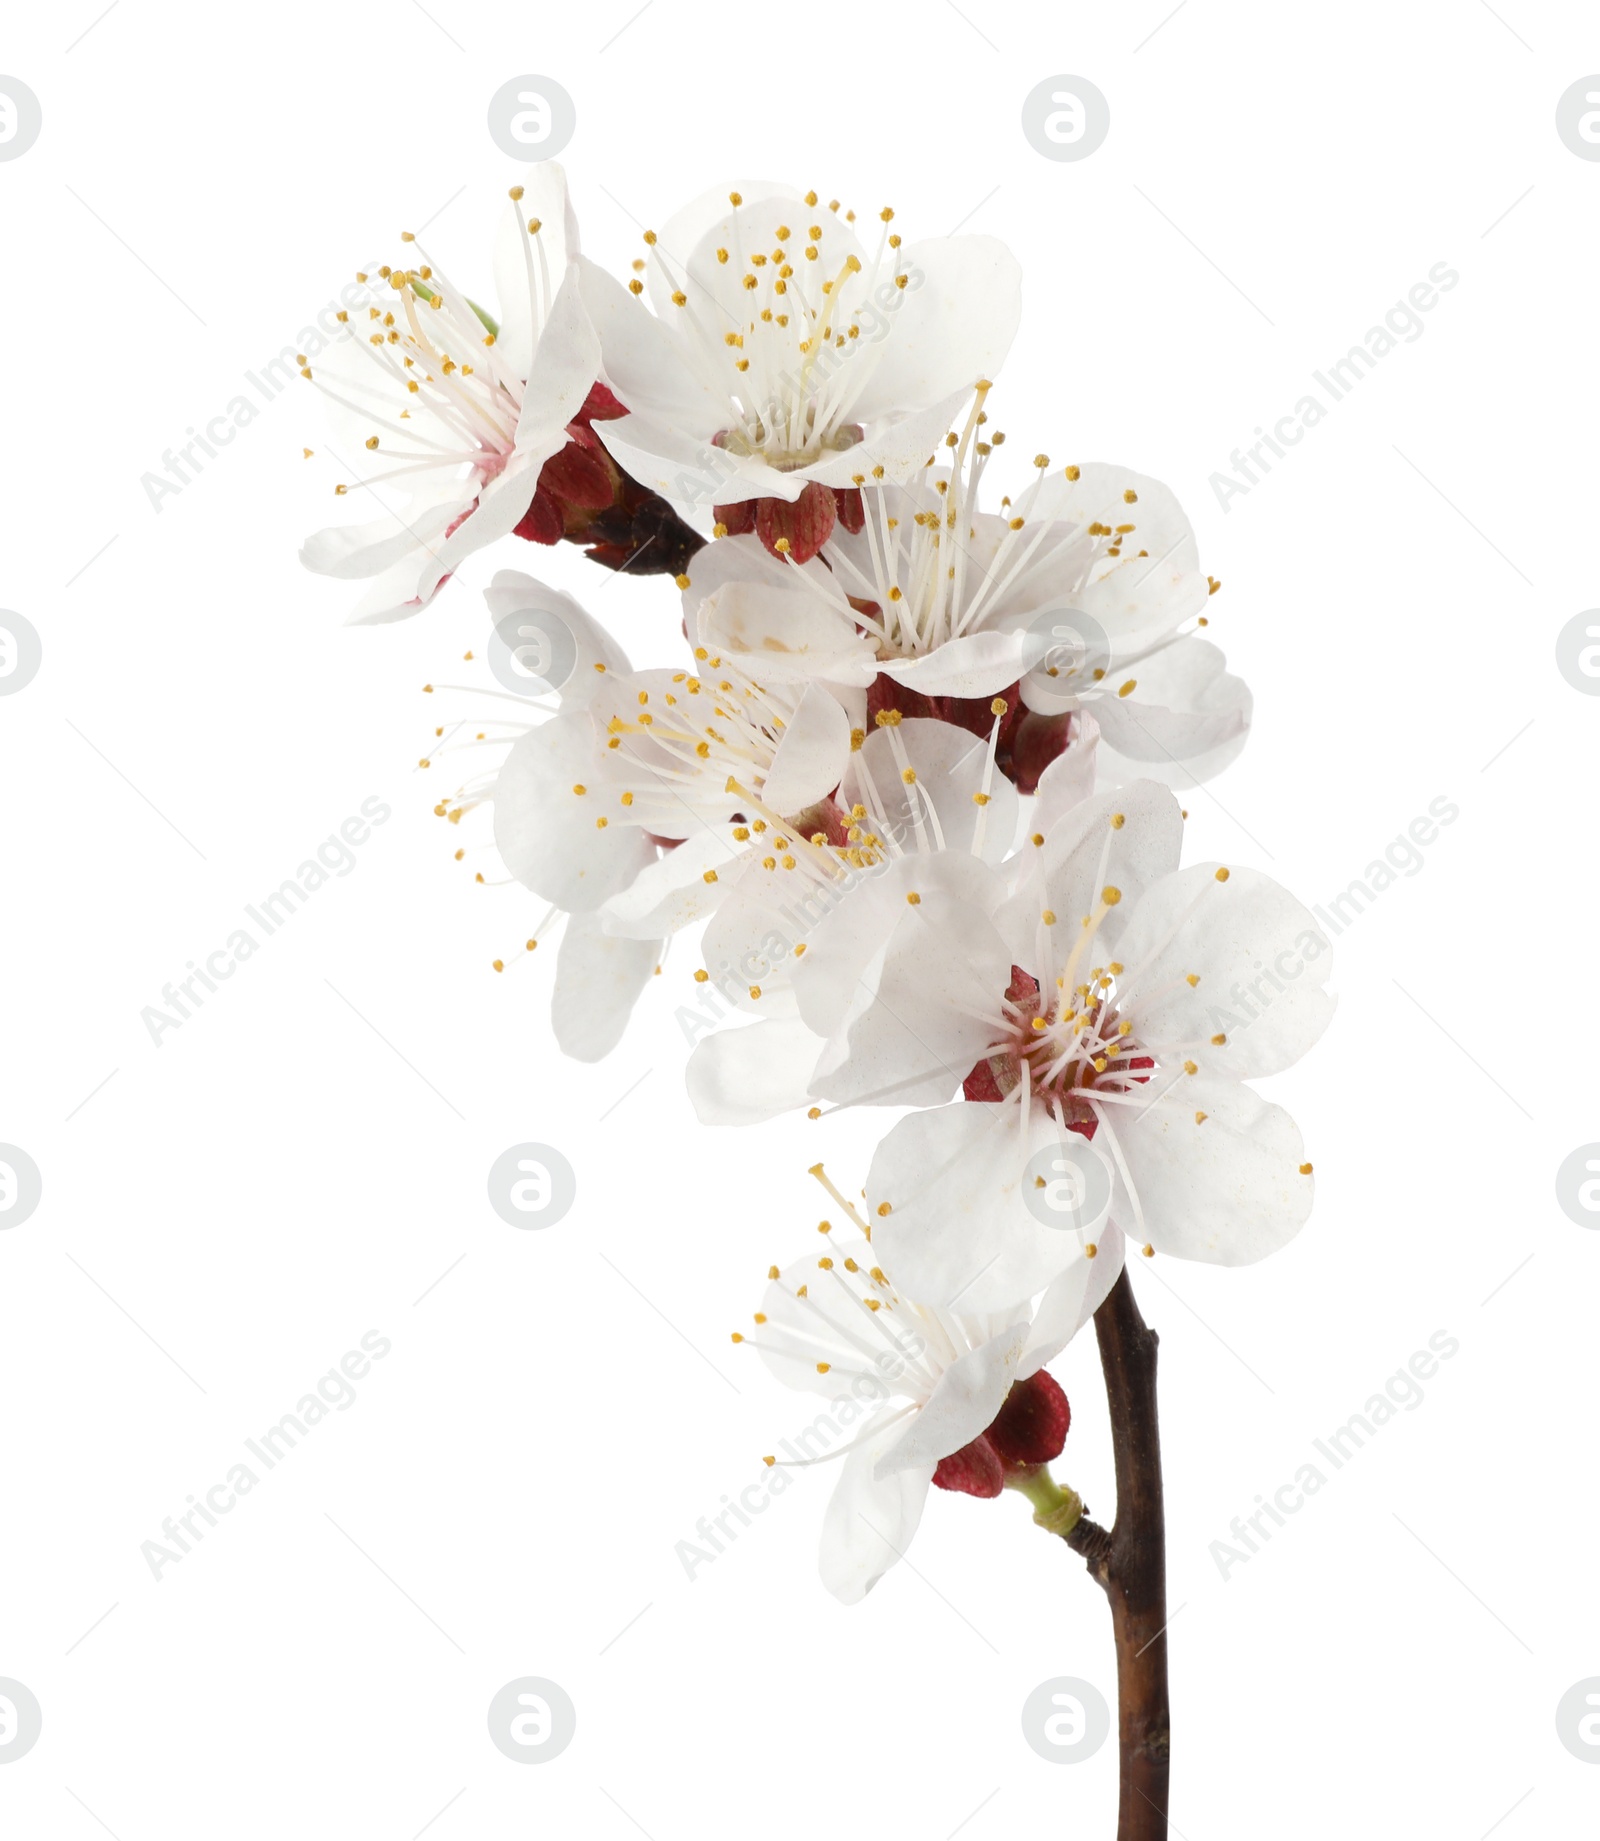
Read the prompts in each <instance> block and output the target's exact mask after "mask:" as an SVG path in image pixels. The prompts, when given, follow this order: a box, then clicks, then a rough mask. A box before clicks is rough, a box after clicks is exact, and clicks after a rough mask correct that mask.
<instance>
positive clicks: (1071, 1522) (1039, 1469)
mask: <svg viewBox="0 0 1600 1841" xmlns="http://www.w3.org/2000/svg"><path fill="white" fill-rule="evenodd" d="M1006 1488H1007V1489H1014V1490H1017V1491H1018V1492H1019V1493H1020V1494H1022V1495H1024V1496H1026V1497H1027V1498H1028V1500H1029V1501H1030V1502H1031V1503H1032V1504H1033V1519H1034V1520H1035V1521H1036V1522H1037V1523H1038V1525H1039V1526H1040V1527H1041V1528H1043V1529H1044V1530H1045V1532H1046V1533H1048V1534H1059V1535H1060V1536H1061V1538H1062V1539H1063V1540H1065V1539H1066V1537H1067V1536H1068V1535H1069V1534H1070V1533H1071V1532H1072V1530H1073V1529H1074V1528H1075V1527H1077V1525H1078V1523H1079V1522H1080V1521H1081V1520H1082V1519H1083V1498H1082V1497H1081V1496H1080V1495H1079V1494H1078V1492H1077V1491H1076V1490H1075V1489H1072V1488H1070V1487H1069V1486H1068V1485H1066V1484H1064V1483H1058V1482H1057V1481H1056V1480H1055V1478H1054V1477H1053V1476H1051V1474H1050V1466H1049V1465H1048V1464H1027V1465H1024V1466H1023V1467H1022V1468H1021V1469H1018V1470H1013V1471H1012V1472H1011V1473H1010V1475H1009V1476H1008V1477H1007V1478H1006Z"/></svg>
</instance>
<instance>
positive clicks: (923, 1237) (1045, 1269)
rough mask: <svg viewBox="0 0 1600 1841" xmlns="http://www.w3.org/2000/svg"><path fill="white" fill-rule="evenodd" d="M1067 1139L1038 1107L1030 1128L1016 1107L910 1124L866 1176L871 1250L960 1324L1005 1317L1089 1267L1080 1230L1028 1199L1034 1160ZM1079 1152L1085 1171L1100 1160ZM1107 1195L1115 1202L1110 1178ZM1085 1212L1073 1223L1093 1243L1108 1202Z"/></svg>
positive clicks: (975, 1109)
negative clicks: (994, 1314) (995, 1314)
mask: <svg viewBox="0 0 1600 1841" xmlns="http://www.w3.org/2000/svg"><path fill="white" fill-rule="evenodd" d="M1061 1141H1062V1133H1061V1130H1060V1127H1059V1126H1058V1125H1057V1124H1056V1122H1055V1121H1054V1120H1053V1119H1052V1118H1050V1117H1049V1116H1048V1115H1047V1114H1046V1113H1045V1112H1044V1111H1043V1109H1042V1108H1040V1107H1037V1106H1036V1107H1033V1108H1032V1109H1031V1111H1030V1113H1029V1114H1028V1117H1027V1122H1026V1129H1025V1130H1024V1127H1023V1123H1022V1121H1021V1119H1020V1118H1019V1115H1018V1109H1017V1107H1016V1106H1015V1105H1003V1104H1001V1105H990V1104H987V1103H984V1102H981V1101H975V1100H958V1101H956V1102H955V1103H954V1104H953V1105H949V1106H941V1107H937V1108H934V1109H932V1110H929V1111H925V1112H913V1113H910V1114H909V1115H908V1116H907V1117H905V1118H903V1119H902V1120H901V1121H900V1122H899V1124H898V1125H896V1126H895V1127H894V1128H893V1129H892V1130H891V1131H890V1132H889V1134H888V1136H887V1137H885V1138H884V1140H883V1142H882V1143H881V1144H880V1145H879V1146H878V1149H877V1153H876V1155H875V1156H874V1157H873V1159H872V1167H871V1169H870V1170H869V1171H868V1173H867V1204H868V1208H869V1211H870V1217H871V1220H872V1244H873V1248H874V1250H875V1251H876V1252H877V1254H878V1256H879V1258H880V1259H881V1260H882V1262H883V1265H884V1267H885V1268H886V1269H887V1270H888V1271H889V1272H891V1273H893V1275H894V1281H895V1284H896V1286H897V1287H898V1289H899V1290H900V1291H901V1292H902V1293H903V1294H904V1295H905V1296H907V1297H911V1298H915V1299H916V1300H917V1302H918V1303H920V1304H927V1305H930V1306H935V1307H938V1308H941V1309H953V1310H957V1311H959V1312H961V1313H962V1314H963V1315H967V1314H977V1313H982V1312H986V1311H1005V1310H1009V1309H1011V1308H1012V1307H1014V1306H1016V1305H1018V1304H1020V1303H1022V1302H1023V1301H1024V1300H1025V1299H1029V1298H1033V1297H1036V1296H1037V1295H1038V1294H1039V1293H1040V1292H1041V1291H1044V1290H1045V1289H1046V1288H1047V1287H1048V1286H1049V1285H1050V1284H1051V1283H1052V1282H1053V1281H1054V1280H1056V1279H1057V1278H1059V1277H1060V1276H1061V1274H1062V1273H1063V1272H1065V1271H1067V1269H1068V1268H1069V1267H1070V1266H1071V1265H1072V1264H1073V1262H1074V1261H1081V1260H1083V1259H1084V1251H1083V1244H1082V1241H1081V1240H1080V1237H1079V1233H1078V1232H1076V1231H1073V1228H1070V1227H1065V1226H1061V1227H1058V1226H1054V1225H1049V1224H1047V1221H1048V1217H1046V1219H1040V1218H1039V1217H1038V1216H1036V1215H1035V1214H1034V1213H1033V1212H1032V1210H1031V1209H1030V1208H1029V1207H1028V1204H1027V1200H1026V1194H1027V1192H1028V1191H1029V1190H1030V1189H1031V1182H1030V1180H1029V1178H1028V1177H1027V1168H1028V1164H1029V1162H1030V1160H1031V1159H1032V1158H1033V1157H1034V1156H1035V1155H1036V1154H1038V1153H1039V1152H1041V1151H1046V1150H1051V1149H1054V1148H1055V1147H1056V1146H1057V1145H1059V1144H1060V1143H1061ZM1071 1147H1072V1151H1073V1155H1074V1157H1075V1158H1078V1159H1079V1160H1080V1164H1081V1161H1082V1160H1086V1159H1089V1158H1098V1157H1099V1153H1098V1151H1097V1150H1096V1147H1095V1146H1094V1145H1093V1144H1091V1143H1090V1142H1089V1141H1088V1140H1087V1139H1085V1138H1082V1137H1080V1136H1078V1135H1077V1134H1072V1135H1071ZM1101 1187H1102V1188H1103V1191H1104V1193H1105V1194H1106V1195H1107V1196H1109V1194H1110V1188H1111V1184H1110V1179H1109V1176H1107V1178H1106V1180H1105V1182H1104V1183H1103V1185H1101ZM885 1203H887V1204H888V1206H889V1213H888V1214H887V1215H883V1214H881V1213H880V1210H881V1208H882V1207H883V1205H884V1204H885ZM1041 1212H1043V1211H1041ZM1080 1212H1081V1213H1082V1216H1083V1219H1082V1220H1081V1222H1078V1223H1076V1224H1075V1225H1076V1226H1078V1227H1079V1228H1081V1231H1082V1233H1083V1234H1084V1235H1085V1236H1087V1237H1090V1238H1092V1237H1093V1236H1094V1235H1096V1234H1097V1233H1098V1231H1099V1228H1100V1226H1101V1224H1102V1223H1103V1221H1104V1218H1105V1207H1104V1204H1100V1205H1098V1206H1095V1207H1092V1208H1091V1207H1085V1208H1084V1209H1083V1210H1081V1211H1080Z"/></svg>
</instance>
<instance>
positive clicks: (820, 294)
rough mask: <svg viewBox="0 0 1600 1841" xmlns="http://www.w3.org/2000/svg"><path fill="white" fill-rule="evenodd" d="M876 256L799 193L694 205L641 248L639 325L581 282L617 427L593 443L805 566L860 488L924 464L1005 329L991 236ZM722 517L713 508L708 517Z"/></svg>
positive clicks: (1006, 279) (843, 220)
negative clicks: (618, 407)
mask: <svg viewBox="0 0 1600 1841" xmlns="http://www.w3.org/2000/svg"><path fill="white" fill-rule="evenodd" d="M879 217H880V224H881V228H880V230H879V234H878V237H877V240H876V247H875V248H869V247H868V245H867V244H866V243H865V242H863V240H862V239H861V238H860V237H859V236H858V235H857V232H856V229H855V214H854V212H845V213H844V214H843V215H842V216H841V215H840V213H839V207H838V202H837V201H836V200H835V201H834V202H833V203H832V204H830V205H828V206H826V207H824V206H822V205H821V204H820V203H819V202H818V198H817V194H816V193H815V192H808V193H806V194H805V196H804V197H802V196H801V195H800V194H799V193H797V192H794V191H791V190H789V189H788V188H786V187H783V186H779V185H771V184H765V183H762V184H753V185H746V186H744V187H742V188H741V189H739V190H736V191H733V192H729V193H727V194H721V193H717V194H708V195H707V196H705V197H703V198H701V199H699V200H698V201H696V202H695V203H694V204H692V205H690V206H688V207H687V208H686V209H685V210H683V211H681V212H679V213H678V214H677V215H676V216H674V217H672V218H671V219H669V220H668V222H667V223H666V225H665V226H664V228H663V229H662V231H661V233H660V235H659V236H658V235H657V234H656V233H655V232H654V231H647V232H646V233H645V243H646V246H647V249H646V256H645V258H644V260H643V262H642V263H640V264H638V265H636V266H640V267H642V268H643V270H644V278H643V280H639V279H635V280H634V281H632V282H631V283H630V284H629V286H630V288H631V289H632V291H633V293H634V294H635V295H636V296H640V295H644V294H648V296H649V301H650V307H651V308H653V309H654V311H653V312H652V311H649V310H647V309H646V307H645V306H644V304H643V302H642V301H638V300H629V298H628V295H627V292H626V291H625V290H624V289H623V288H622V287H621V286H620V284H619V283H617V282H616V281H614V280H613V279H612V278H611V277H609V276H608V275H606V274H605V272H604V271H603V270H601V269H598V268H596V267H595V266H594V265H593V264H592V263H589V262H585V263H584V265H583V273H584V289H585V296H586V299H587V301H588V305H589V310H590V312H591V314H592V315H593V317H594V321H595V325H596V326H597V328H598V329H599V333H600V340H601V347H602V351H603V353H604V362H605V375H606V378H607V380H608V382H609V384H610V386H611V388H612V389H613V390H614V391H615V392H616V394H617V395H618V397H620V399H621V400H622V402H623V403H625V404H626V405H627V407H628V409H629V411H630V413H629V415H628V416H627V417H626V418H624V419H623V420H621V421H619V422H613V423H610V424H608V425H607V426H606V427H605V428H604V429H603V430H602V431H601V435H602V439H603V440H604V441H605V443H606V445H607V447H608V448H609V449H610V450H611V452H612V453H613V454H614V455H615V456H616V457H617V459H618V461H619V462H620V463H621V464H622V466H623V467H624V468H626V470H627V471H628V472H629V473H630V474H632V475H633V476H634V477H636V478H637V479H639V480H641V481H642V482H643V483H644V484H645V485H647V486H649V487H650V488H651V489H653V490H654V491H656V492H659V493H660V494H662V496H663V497H665V498H667V499H670V500H672V501H673V502H674V503H675V504H680V505H686V506H688V507H690V508H691V509H692V512H693V513H701V514H704V513H707V512H711V511H713V510H714V509H717V512H718V515H719V516H721V517H723V518H724V519H725V520H732V524H731V525H730V528H741V529H749V530H755V531H756V532H757V533H758V534H759V535H760V537H761V539H762V541H763V542H764V543H766V544H767V545H768V547H769V548H775V547H776V545H777V543H778V542H779V540H780V539H781V540H783V541H784V542H786V543H787V544H789V546H790V548H791V551H792V553H793V554H795V555H797V556H798V557H800V558H801V559H802V560H804V559H807V558H809V557H811V556H814V555H815V554H816V552H817V549H818V548H819V547H820V545H821V544H822V543H823V542H824V541H825V540H826V538H827V536H828V534H829V532H830V531H831V529H832V528H833V526H834V523H835V520H836V518H843V519H844V520H845V521H846V522H853V521H854V522H856V524H857V527H858V520H859V505H858V504H857V503H856V502H855V489H856V484H857V482H858V481H859V479H860V478H861V477H863V476H867V475H873V476H875V477H880V478H891V479H894V478H902V477H904V476H905V475H906V474H907V473H909V472H910V471H911V470H912V469H914V468H915V467H917V466H919V465H921V463H922V462H923V460H924V459H925V458H926V457H927V455H928V453H929V452H930V450H931V449H932V447H933V445H934V443H935V442H936V441H937V440H938V439H939V437H940V435H941V434H942V433H943V431H944V429H945V427H946V426H947V424H948V421H949V418H950V415H951V413H952V411H953V409H954V407H955V406H956V405H957V404H958V403H959V402H960V401H961V399H962V398H963V397H964V396H966V395H967V394H968V393H969V392H970V391H971V390H972V388H973V386H974V385H975V384H976V383H978V382H979V381H980V379H983V378H985V377H986V376H987V375H988V374H989V373H990V372H992V371H993V370H994V369H996V368H997V367H998V365H999V364H1000V362H1001V360H1002V359H1003V358H1004V357H1005V354H1006V352H1007V350H1008V349H1009V348H1010V345H1011V340H1012V337H1013V336H1014V334H1015V332H1016V327H1017V319H1018V315H1019V311H1020V289H1021V277H1020V271H1019V269H1018V267H1017V264H1016V261H1015V259H1014V258H1013V257H1012V256H1011V254H1010V252H1009V251H1008V250H1007V249H1006V248H1005V247H1004V245H1003V244H1001V243H998V242H996V241H995V240H994V239H993V238H990V237H980V236H960V237H936V238H932V239H929V240H926V241H922V242H917V243H912V244H903V243H902V241H901V238H900V236H899V233H898V232H895V231H891V229H890V228H889V226H890V223H891V222H892V220H893V218H894V213H893V211H891V210H887V209H885V210H884V211H882V212H880V213H879ZM719 508H720V509H719Z"/></svg>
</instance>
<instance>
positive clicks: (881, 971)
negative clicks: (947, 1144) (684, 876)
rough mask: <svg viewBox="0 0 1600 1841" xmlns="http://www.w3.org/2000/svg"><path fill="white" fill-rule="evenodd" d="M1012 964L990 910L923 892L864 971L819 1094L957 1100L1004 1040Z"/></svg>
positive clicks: (826, 1059) (822, 1071) (819, 1080)
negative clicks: (1004, 998)
mask: <svg viewBox="0 0 1600 1841" xmlns="http://www.w3.org/2000/svg"><path fill="white" fill-rule="evenodd" d="M919 892H920V891H919ZM842 912H843V918H844V919H845V920H846V922H848V915H849V910H848V908H846V909H845V910H843V911H842ZM807 956H808V957H809V954H808V955H807ZM1011 964H1012V960H1011V953H1010V950H1009V948H1008V947H1007V946H1006V944H1005V942H1004V940H1003V939H1002V938H1001V937H1000V935H999V933H998V932H997V931H996V929H995V926H994V923H993V922H992V921H991V920H990V919H989V917H988V915H987V914H986V913H985V912H984V911H983V909H982V908H980V907H978V906H976V905H975V904H974V903H972V902H965V901H957V900H952V899H951V898H950V897H948V896H946V895H945V894H944V893H943V892H942V891H932V892H930V893H928V894H925V895H923V897H922V900H921V901H920V902H919V903H918V904H917V905H916V906H915V907H912V906H909V905H908V906H906V907H905V908H904V909H903V911H902V914H901V916H900V918H899V919H898V920H897V921H896V922H895V924H894V928H893V931H892V932H891V933H890V934H889V936H888V938H887V939H886V940H885V941H884V943H883V945H882V947H881V948H880V949H879V950H878V951H877V952H876V953H875V954H874V955H873V957H872V959H871V960H870V961H869V962H868V964H867V965H866V967H865V968H864V970H863V972H862V975H861V978H860V981H859V983H858V985H857V987H856V990H855V992H854V993H853V994H852V996H851V1000H850V1004H849V1007H848V1009H847V1010H846V1012H845V1015H844V1018H843V1021H842V1022H841V1024H840V1026H839V1028H838V1030H837V1032H836V1033H835V1034H834V1036H833V1037H832V1039H831V1040H830V1041H829V1043H828V1046H827V1048H826V1049H825V1050H824V1051H823V1053H822V1056H821V1058H820V1059H819V1060H818V1062H817V1069H816V1073H815V1074H814V1075H813V1077H812V1091H813V1092H814V1093H815V1094H816V1095H817V1096H818V1097H819V1098H822V1099H827V1100H832V1101H833V1102H835V1103H836V1104H840V1105H849V1104H857V1105H889V1106H905V1105H937V1104H938V1103H939V1102H940V1101H941V1100H944V1099H947V1098H948V1097H949V1095H950V1094H951V1093H952V1092H954V1090H955V1089H956V1088H957V1087H959V1086H960V1084H961V1082H962V1081H963V1080H965V1078H966V1077H967V1075H968V1074H969V1073H970V1072H971V1071H972V1068H973V1065H974V1064H975V1063H976V1062H977V1061H979V1060H981V1059H982V1057H983V1055H984V1052H985V1051H986V1050H987V1049H988V1048H989V1047H990V1046H991V1045H992V1043H993V1042H994V1041H995V1039H996V1037H997V1035H998V1033H999V1031H998V1019H999V1016H1000V995H1001V993H1002V992H1004V990H1005V988H1006V986H1007V985H1008V984H1009V983H1010V980H1011ZM802 1013H804V1000H803V999H802Z"/></svg>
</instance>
